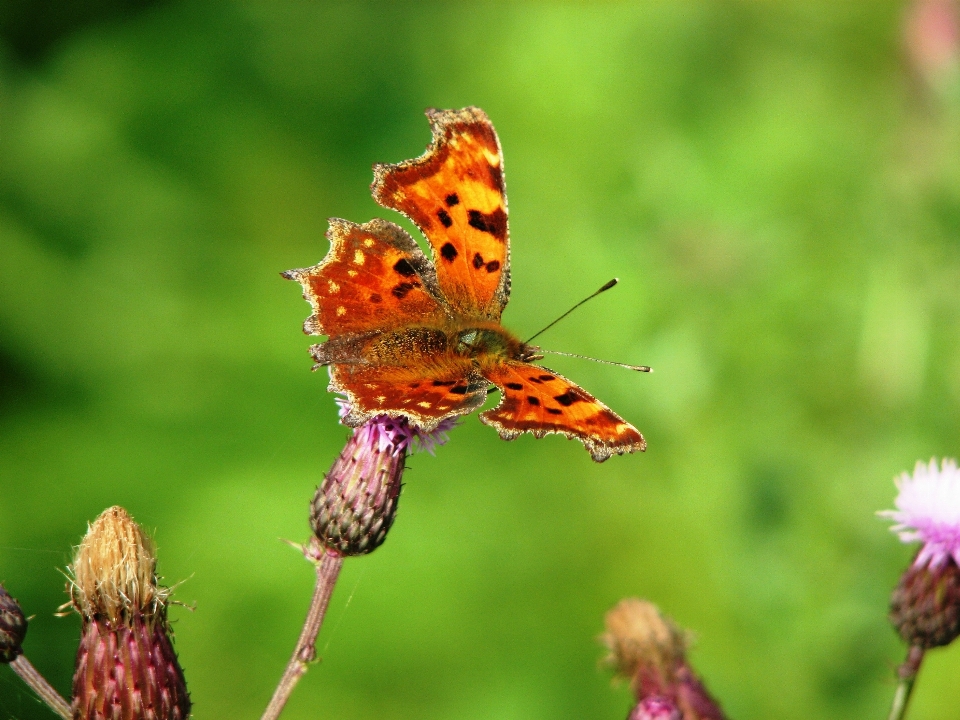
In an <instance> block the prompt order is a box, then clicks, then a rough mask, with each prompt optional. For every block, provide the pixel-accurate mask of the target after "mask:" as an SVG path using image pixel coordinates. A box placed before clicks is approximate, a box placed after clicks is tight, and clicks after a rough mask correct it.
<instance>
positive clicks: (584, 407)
mask: <svg viewBox="0 0 960 720" xmlns="http://www.w3.org/2000/svg"><path fill="white" fill-rule="evenodd" d="M483 375H484V377H486V378H487V379H488V380H489V381H490V382H492V383H493V384H494V385H496V386H497V387H499V388H500V391H501V393H502V395H503V397H502V399H501V401H500V404H499V405H497V407H495V408H494V409H493V410H488V411H486V412H484V413H481V414H480V420H481V421H482V422H484V423H486V424H487V425H490V426H492V427H494V428H496V430H497V431H498V432H499V433H500V436H501V437H502V438H503V439H504V440H512V439H513V438H515V437H517V436H519V435H520V434H521V433H524V432H529V433H533V435H534V437H538V438H539V437H543V436H544V435H548V434H550V433H560V434H562V435H566V436H567V437H568V438H577V439H578V440H580V441H581V442H582V443H583V444H584V446H585V447H586V448H587V451H588V452H589V453H590V455H591V456H592V457H593V459H594V460H596V461H597V462H603V461H604V460H606V459H607V458H609V457H610V456H611V455H613V454H617V455H622V454H624V453H631V452H635V451H637V450H645V449H646V447H647V443H646V441H645V440H644V439H643V435H641V434H640V432H639V431H638V430H637V429H636V428H635V427H633V426H632V425H631V424H630V423H628V422H627V421H626V420H624V419H623V418H621V417H620V416H619V415H617V414H616V413H615V412H613V411H612V410H611V409H610V408H608V407H607V406H606V405H604V404H603V403H602V402H600V401H599V400H597V399H596V398H595V397H593V396H592V395H591V394H590V393H588V392H587V391H586V390H584V389H583V388H581V387H579V386H577V385H576V384H574V383H572V382H570V381H569V380H567V379H566V378H565V377H562V376H561V375H558V374H557V373H555V372H553V371H552V370H548V369H547V368H544V367H541V366H538V365H532V364H530V363H526V362H521V361H516V360H511V361H507V362H503V363H498V364H496V365H492V366H490V367H488V368H485V369H484V370H483Z"/></svg>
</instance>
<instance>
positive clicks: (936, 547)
mask: <svg viewBox="0 0 960 720" xmlns="http://www.w3.org/2000/svg"><path fill="white" fill-rule="evenodd" d="M895 482H896V484H897V488H898V489H899V491H900V492H899V493H898V494H897V499H896V500H895V501H894V505H896V508H897V509H896V510H884V511H882V512H880V513H878V514H879V515H880V516H881V517H885V518H889V519H891V520H893V521H895V523H896V524H895V525H893V527H891V528H890V530H891V531H892V532H895V533H897V534H898V535H899V536H900V540H902V541H903V542H905V543H911V542H921V543H923V546H922V547H921V548H920V551H919V552H918V553H917V557H916V559H915V560H914V566H915V567H928V566H929V567H930V568H931V569H937V568H939V567H941V566H943V565H944V564H945V563H946V562H947V561H948V560H949V559H950V558H952V559H953V561H954V563H955V564H957V565H960V469H958V468H957V462H956V460H952V459H949V458H944V459H943V461H942V462H941V464H940V468H939V469H938V468H937V461H936V459H931V460H930V463H929V464H924V463H922V462H917V465H916V467H915V468H914V470H913V475H912V476H911V475H908V474H907V473H903V474H901V475H900V477H898V478H897V479H896V481H895Z"/></svg>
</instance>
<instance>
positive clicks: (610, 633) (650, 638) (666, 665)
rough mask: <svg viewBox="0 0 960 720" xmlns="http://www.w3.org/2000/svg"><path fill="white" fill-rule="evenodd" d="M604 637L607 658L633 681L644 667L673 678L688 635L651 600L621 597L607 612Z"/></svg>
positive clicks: (617, 669)
mask: <svg viewBox="0 0 960 720" xmlns="http://www.w3.org/2000/svg"><path fill="white" fill-rule="evenodd" d="M604 622H605V624H606V627H607V632H605V633H604V634H603V635H602V636H601V640H602V641H603V643H604V644H605V645H606V646H607V648H608V649H609V651H610V654H609V655H608V656H607V657H606V658H604V661H605V662H606V663H607V664H609V665H610V666H612V667H614V668H615V669H616V671H617V673H618V674H619V675H620V676H621V677H623V678H625V679H627V680H630V681H631V682H633V681H634V679H635V678H636V677H637V675H638V672H639V671H640V670H641V669H645V668H646V669H653V670H655V671H656V672H657V673H658V674H659V675H660V676H661V677H662V678H663V680H664V681H665V682H670V679H671V678H672V676H673V673H674V670H675V668H676V667H677V665H678V664H679V663H680V662H682V661H683V658H684V655H685V653H686V651H687V636H686V634H685V633H684V632H683V631H682V630H681V629H680V628H678V627H677V626H676V625H674V624H673V622H672V621H671V620H670V619H669V618H666V617H664V616H663V615H662V614H661V613H660V610H659V609H658V608H657V606H656V605H654V604H653V603H651V602H647V601H646V600H640V599H638V598H627V599H626V600H621V601H620V602H619V603H617V605H616V606H615V607H614V608H613V609H612V610H610V612H608V613H607V616H606V618H605V621H604Z"/></svg>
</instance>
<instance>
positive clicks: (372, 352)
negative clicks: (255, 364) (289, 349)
mask: <svg viewBox="0 0 960 720" xmlns="http://www.w3.org/2000/svg"><path fill="white" fill-rule="evenodd" d="M331 349H332V348H331ZM355 350H356V351H358V352H357V353H356V355H357V356H356V357H355V358H352V359H353V360H354V361H359V362H362V363H371V364H375V365H405V364H407V363H410V362H414V361H417V362H419V361H423V360H426V361H432V362H438V361H440V362H442V359H448V360H454V359H456V360H471V361H473V362H474V363H476V364H477V365H486V364H488V363H497V362H503V361H504V360H521V361H529V360H531V359H537V358H539V357H541V356H540V355H538V350H539V348H537V347H534V346H532V345H527V344H525V343H523V342H521V341H520V340H518V339H517V338H516V337H515V336H514V335H513V334H511V333H510V332H509V331H507V330H505V329H504V328H503V327H501V326H500V325H498V324H495V323H489V322H479V323H470V322H465V323H457V324H451V325H449V326H446V327H429V326H414V327H406V328H399V329H397V330H392V331H387V332H382V333H378V334H376V335H375V336H373V337H369V338H367V340H366V342H363V343H361V346H360V347H356V346H355ZM331 359H332V358H331ZM336 360H337V361H341V362H342V361H344V360H346V358H344V357H343V356H342V355H341V356H340V357H338V358H336Z"/></svg>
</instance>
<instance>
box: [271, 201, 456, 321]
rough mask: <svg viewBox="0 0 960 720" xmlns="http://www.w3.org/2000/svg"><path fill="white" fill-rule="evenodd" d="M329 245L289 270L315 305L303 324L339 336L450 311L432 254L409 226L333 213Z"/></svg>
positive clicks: (433, 318)
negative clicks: (318, 256) (316, 258)
mask: <svg viewBox="0 0 960 720" xmlns="http://www.w3.org/2000/svg"><path fill="white" fill-rule="evenodd" d="M327 238H328V239H329V240H330V250H329V252H328V253H327V256H326V257H325V258H324V259H323V260H322V261H321V262H320V263H319V264H317V265H314V266H313V267H309V268H303V269H301V270H288V271H287V272H285V273H283V276H284V277H285V278H288V279H290V280H296V281H297V282H299V283H300V284H301V285H302V286H303V297H304V298H305V299H306V300H307V302H309V303H310V306H311V307H312V308H313V314H312V315H311V316H310V317H309V318H307V321H306V322H305V323H304V326H303V330H304V332H305V333H307V334H308V335H329V336H330V337H336V336H338V335H344V334H349V333H359V332H365V331H372V330H388V329H391V328H396V327H402V326H404V325H408V324H411V323H423V324H429V323H440V322H443V321H444V318H445V317H446V315H447V312H446V309H445V304H444V303H443V301H442V300H441V299H440V293H439V289H438V287H437V280H436V273H435V271H434V269H433V265H432V264H431V263H430V260H429V259H428V258H427V257H426V256H425V255H424V254H423V251H422V250H421V249H420V247H419V246H418V245H417V244H416V243H415V242H414V241H413V238H411V237H410V236H409V235H408V234H407V233H406V232H404V231H403V229H401V228H400V227H398V226H396V225H394V224H393V223H390V222H387V221H386V220H380V219H374V220H371V221H370V222H368V223H365V224H363V225H357V224H355V223H352V222H349V221H347V220H341V219H339V218H331V219H330V229H329V230H328V231H327Z"/></svg>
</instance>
